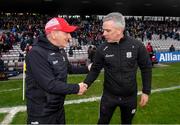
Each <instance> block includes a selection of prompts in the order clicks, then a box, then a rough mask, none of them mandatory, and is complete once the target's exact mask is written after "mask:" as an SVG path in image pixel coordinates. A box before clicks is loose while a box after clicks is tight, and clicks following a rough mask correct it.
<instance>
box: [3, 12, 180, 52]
mask: <svg viewBox="0 0 180 125" xmlns="http://www.w3.org/2000/svg"><path fill="white" fill-rule="evenodd" d="M50 18H51V17H50V16H47V15H39V14H38V15H37V14H36V15H35V14H22V15H17V14H10V15H6V14H1V15H0V52H1V51H8V50H9V49H11V48H12V45H13V44H16V43H20V44H21V49H22V50H24V49H25V47H26V45H27V44H28V45H30V44H32V41H33V39H34V38H36V37H38V36H39V35H43V34H44V25H45V22H47V20H49V19H50ZM66 20H67V21H68V22H70V24H74V25H78V26H79V29H78V30H77V31H76V32H75V33H73V34H72V37H74V38H76V39H78V45H79V46H81V45H95V46H98V45H99V44H101V43H102V42H104V38H103V36H102V28H101V25H102V19H99V18H98V17H97V16H96V17H95V16H93V17H91V16H90V17H89V18H80V17H78V18H77V17H76V18H68V17H67V18H66ZM1 31H3V32H1ZM179 32H180V22H179V21H170V20H164V21H147V20H143V19H142V18H138V19H137V18H133V17H131V18H126V30H125V33H126V34H127V35H130V36H133V37H135V38H139V39H141V40H142V41H143V40H144V39H148V40H151V39H152V36H153V34H156V35H159V39H167V38H168V37H170V38H172V39H177V40H180V34H179Z"/></svg>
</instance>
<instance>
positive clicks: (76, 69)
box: [68, 62, 89, 74]
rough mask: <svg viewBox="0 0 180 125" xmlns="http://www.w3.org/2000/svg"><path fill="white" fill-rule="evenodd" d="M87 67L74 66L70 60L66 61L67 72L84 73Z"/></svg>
mask: <svg viewBox="0 0 180 125" xmlns="http://www.w3.org/2000/svg"><path fill="white" fill-rule="evenodd" d="M88 72H89V70H88V67H87V66H79V65H78V66H75V65H72V64H70V62H68V73H69V74H86V73H88Z"/></svg>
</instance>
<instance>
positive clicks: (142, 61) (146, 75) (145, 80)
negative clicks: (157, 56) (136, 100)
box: [138, 43, 152, 95]
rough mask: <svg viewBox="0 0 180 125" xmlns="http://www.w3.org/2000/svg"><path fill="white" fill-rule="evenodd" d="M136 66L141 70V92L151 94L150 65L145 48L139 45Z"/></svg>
mask: <svg viewBox="0 0 180 125" xmlns="http://www.w3.org/2000/svg"><path fill="white" fill-rule="evenodd" d="M138 65H139V67H140V70H141V77H142V86H143V88H142V92H143V93H145V94H148V95H149V94H150V93H151V80H152V63H151V60H150V57H149V55H148V53H147V51H146V48H145V46H144V45H143V44H141V43H140V46H139V50H138Z"/></svg>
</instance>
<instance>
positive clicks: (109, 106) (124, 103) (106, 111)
mask: <svg viewBox="0 0 180 125" xmlns="http://www.w3.org/2000/svg"><path fill="white" fill-rule="evenodd" d="M116 107H119V108H120V111H121V124H131V123H132V119H133V117H134V115H135V112H136V108H137V95H134V96H131V97H120V96H115V95H111V94H109V93H105V92H104V93H103V96H102V98H101V103H100V116H99V120H98V124H109V123H110V120H111V118H112V115H113V113H114V111H115V109H116Z"/></svg>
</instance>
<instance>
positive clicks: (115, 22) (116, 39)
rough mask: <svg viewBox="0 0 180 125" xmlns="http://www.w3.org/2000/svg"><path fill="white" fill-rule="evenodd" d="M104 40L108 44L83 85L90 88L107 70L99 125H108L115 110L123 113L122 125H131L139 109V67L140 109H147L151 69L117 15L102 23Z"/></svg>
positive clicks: (104, 44)
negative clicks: (138, 79)
mask: <svg viewBox="0 0 180 125" xmlns="http://www.w3.org/2000/svg"><path fill="white" fill-rule="evenodd" d="M102 28H103V30H104V32H103V36H104V37H105V39H106V40H107V42H105V43H103V44H102V45H101V46H100V47H99V48H98V49H97V50H96V55H95V59H94V62H93V64H92V66H91V69H90V72H89V73H88V75H87V76H86V78H85V80H84V83H86V84H87V85H88V87H89V86H90V85H91V84H92V83H93V82H94V80H95V79H96V78H97V77H98V75H99V73H100V71H101V69H102V68H104V88H103V95H102V98H101V104H100V115H99V120H98V124H109V123H110V120H111V117H112V115H113V112H114V111H115V109H116V107H120V109H121V123H122V124H131V123H132V119H133V117H134V115H135V112H136V108H137V80H136V73H137V69H138V67H139V68H140V70H141V76H142V94H141V99H140V103H139V104H140V106H145V105H146V104H147V102H148V97H149V94H150V92H151V77H152V69H151V68H152V66H151V61H150V58H149V55H148V53H147V51H146V48H145V47H144V45H143V44H142V42H140V41H138V40H136V39H134V38H132V37H129V36H126V35H124V30H125V19H124V17H123V15H122V14H120V13H118V12H114V13H110V14H108V15H107V16H105V17H104V19H103V26H102Z"/></svg>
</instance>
